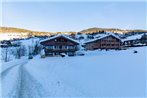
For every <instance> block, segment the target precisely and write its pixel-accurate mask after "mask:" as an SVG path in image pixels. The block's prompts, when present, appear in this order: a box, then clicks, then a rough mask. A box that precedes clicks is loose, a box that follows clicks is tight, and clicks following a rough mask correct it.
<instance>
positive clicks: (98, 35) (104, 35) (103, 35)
mask: <svg viewBox="0 0 147 98" xmlns="http://www.w3.org/2000/svg"><path fill="white" fill-rule="evenodd" d="M108 36H113V37H115V38H117V39H119V40H120V41H121V39H120V38H119V37H118V36H116V35H114V34H112V33H111V32H107V33H106V34H97V35H96V36H95V38H94V39H92V40H88V41H86V42H85V44H86V43H90V42H93V41H97V40H99V39H103V38H105V37H108Z"/></svg>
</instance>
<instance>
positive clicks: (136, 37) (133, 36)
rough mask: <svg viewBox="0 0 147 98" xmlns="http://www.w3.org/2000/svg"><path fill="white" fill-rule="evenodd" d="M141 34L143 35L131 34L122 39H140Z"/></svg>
mask: <svg viewBox="0 0 147 98" xmlns="http://www.w3.org/2000/svg"><path fill="white" fill-rule="evenodd" d="M143 35H144V34H135V35H131V36H128V37H127V38H125V39H123V41H129V40H137V39H141V37H142V36H143Z"/></svg>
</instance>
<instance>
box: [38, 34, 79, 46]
mask: <svg viewBox="0 0 147 98" xmlns="http://www.w3.org/2000/svg"><path fill="white" fill-rule="evenodd" d="M58 37H64V38H66V39H69V40H71V41H73V42H75V43H78V44H79V42H78V41H76V40H74V39H72V38H70V37H67V36H66V35H63V34H59V35H57V36H53V37H50V38H47V39H44V40H41V41H40V42H45V41H48V40H52V39H55V38H58Z"/></svg>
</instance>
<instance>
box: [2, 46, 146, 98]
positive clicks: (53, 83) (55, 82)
mask: <svg viewBox="0 0 147 98" xmlns="http://www.w3.org/2000/svg"><path fill="white" fill-rule="evenodd" d="M134 50H137V51H138V53H133V52H134ZM146 50H147V48H146V47H138V48H130V49H128V50H122V51H114V50H111V51H104V50H103V51H100V50H96V51H86V52H85V56H75V57H65V58H61V57H47V58H44V59H41V58H40V56H36V57H34V59H32V60H29V61H28V60H27V59H24V60H22V61H20V62H21V63H18V61H16V64H15V63H12V64H13V65H11V66H9V67H8V65H9V64H8V63H3V65H2V71H1V80H2V81H1V84H2V97H3V98H5V97H7V98H11V97H15V98H40V97H41V98H42V97H46V98H48V97H50V98H52V97H67V98H68V97H145V96H146V70H147V69H146V65H147V64H146V61H147V58H146V55H147V53H146ZM14 62H15V61H14Z"/></svg>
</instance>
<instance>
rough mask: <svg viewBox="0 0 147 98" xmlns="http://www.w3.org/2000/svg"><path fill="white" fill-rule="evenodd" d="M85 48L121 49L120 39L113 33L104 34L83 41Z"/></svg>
mask: <svg viewBox="0 0 147 98" xmlns="http://www.w3.org/2000/svg"><path fill="white" fill-rule="evenodd" d="M84 44H85V48H86V50H96V49H121V39H120V38H119V37H116V36H114V35H108V34H105V35H103V36H100V37H98V38H95V39H93V40H90V41H87V42H85V43H84Z"/></svg>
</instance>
